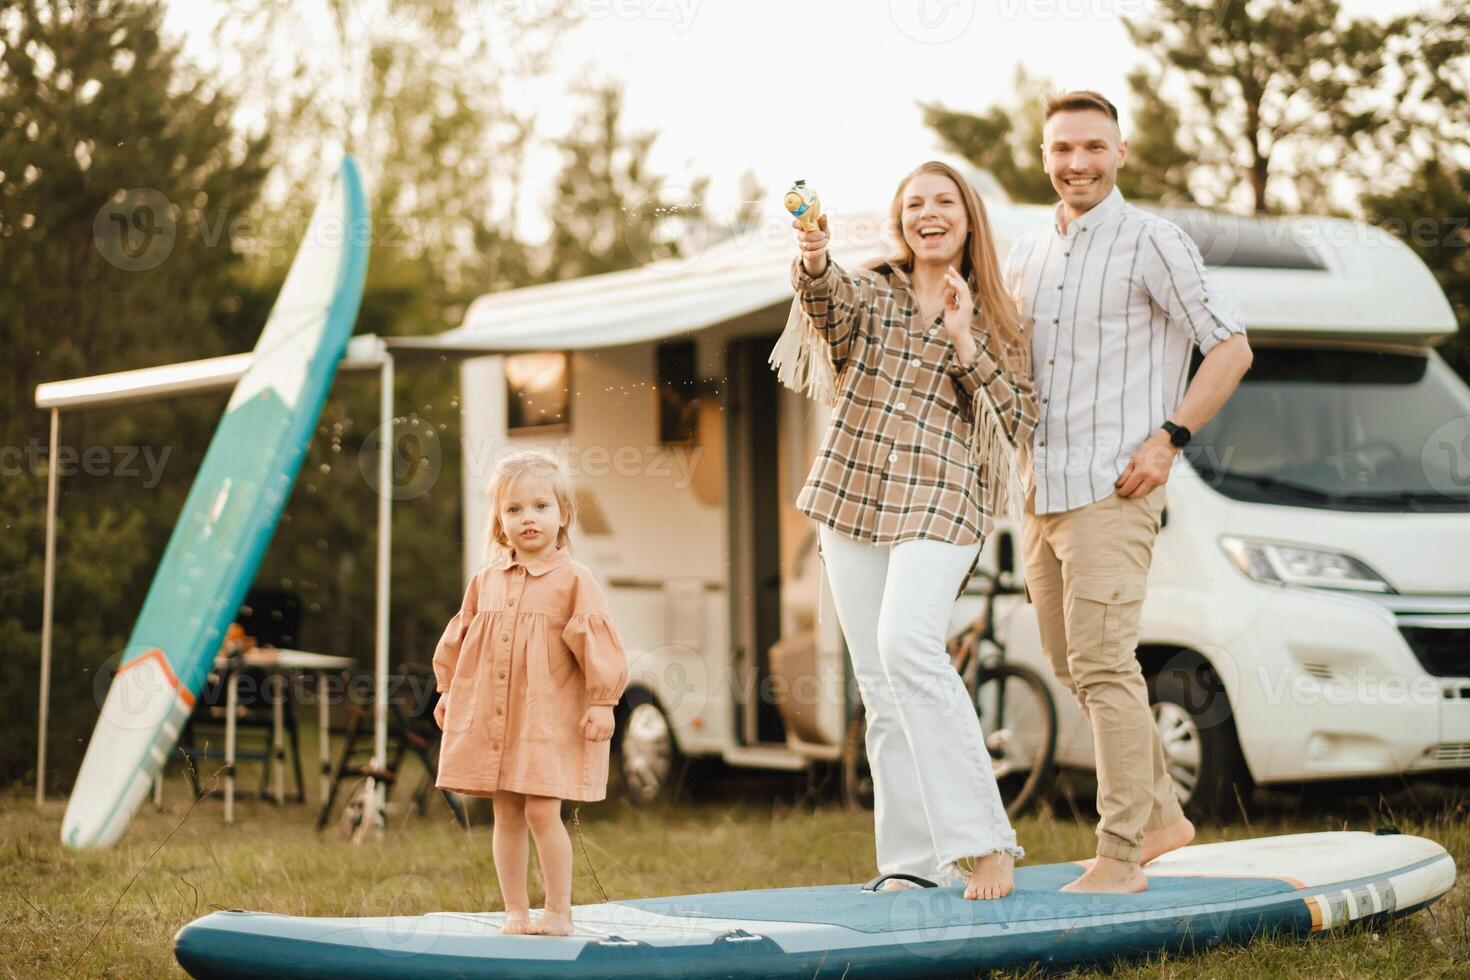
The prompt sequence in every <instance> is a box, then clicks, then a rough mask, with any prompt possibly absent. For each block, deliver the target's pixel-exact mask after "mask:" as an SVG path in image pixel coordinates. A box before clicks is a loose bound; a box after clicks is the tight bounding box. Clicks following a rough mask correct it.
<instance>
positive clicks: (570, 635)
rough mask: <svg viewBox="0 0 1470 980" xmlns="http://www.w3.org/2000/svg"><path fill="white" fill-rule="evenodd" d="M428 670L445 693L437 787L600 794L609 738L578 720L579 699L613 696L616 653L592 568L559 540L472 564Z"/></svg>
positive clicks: (486, 792)
mask: <svg viewBox="0 0 1470 980" xmlns="http://www.w3.org/2000/svg"><path fill="white" fill-rule="evenodd" d="M434 677H435V681H436V686H437V687H438V689H439V691H440V692H447V695H446V696H447V697H448V699H449V703H448V705H447V707H446V710H445V718H444V740H443V743H442V744H441V746H440V749H439V778H438V781H437V785H438V786H439V788H440V789H447V790H453V791H454V792H457V793H464V794H466V795H468V796H493V795H494V794H495V791H496V790H505V791H507V792H513V793H527V794H530V795H533V796H552V797H556V798H558V799H563V800H584V801H591V800H600V799H603V798H604V797H605V796H606V795H607V766H608V748H609V744H610V743H608V742H590V741H588V740H587V739H585V738H583V737H582V734H581V732H580V731H579V730H578V725H579V723H580V722H581V720H582V714H583V712H585V711H586V709H587V706H588V705H593V704H601V705H615V704H617V702H618V699H619V698H621V697H622V695H623V688H624V687H625V686H626V685H627V682H628V665H627V658H626V656H625V655H624V653H623V644H622V641H621V640H620V639H619V638H618V634H617V630H615V629H614V628H613V624H612V620H611V619H610V618H609V616H608V611H607V601H606V600H605V599H604V598H603V595H602V590H601V589H600V588H598V585H597V582H596V580H595V579H594V578H593V577H592V572H591V571H589V570H588V568H587V567H586V566H585V565H582V564H580V563H579V562H575V561H573V560H572V559H571V556H570V555H568V554H567V552H566V549H564V548H558V549H556V550H555V551H551V552H547V553H544V554H543V555H541V556H539V557H537V558H533V559H530V560H522V559H520V558H519V557H518V556H517V555H516V554H515V553H512V555H511V557H510V558H509V559H502V560H501V561H500V562H498V563H496V564H494V565H491V566H490V567H488V568H484V569H482V570H481V571H479V572H477V573H476V574H475V576H474V578H472V579H470V584H469V588H468V589H466V590H465V596H464V604H463V605H462V606H461V607H460V610H459V612H458V613H457V614H455V617H454V619H452V620H450V622H449V626H448V627H446V628H445V630H444V636H443V637H442V638H441V639H440V640H439V646H438V648H437V649H436V650H435V651H434Z"/></svg>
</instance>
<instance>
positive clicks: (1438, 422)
mask: <svg viewBox="0 0 1470 980" xmlns="http://www.w3.org/2000/svg"><path fill="white" fill-rule="evenodd" d="M1196 360H1198V357H1196ZM1184 455H1185V458H1187V459H1188V460H1189V462H1190V464H1191V465H1192V466H1193V467H1194V469H1195V470H1196V471H1197V472H1198V473H1199V474H1200V476H1201V477H1202V478H1203V479H1204V480H1205V482H1206V483H1208V484H1210V485H1211V486H1212V487H1214V488H1215V489H1216V490H1218V491H1219V492H1220V493H1222V494H1224V495H1225V496H1227V497H1231V498H1233V499H1236V500H1253V501H1261V502H1269V503H1273V504H1286V505H1293V506H1298V507H1319V508H1328V509H1334V510H1395V511H1446V510H1453V511H1470V391H1467V389H1466V387H1465V384H1464V382H1462V381H1461V380H1460V379H1459V378H1458V377H1456V376H1455V374H1454V372H1453V371H1451V370H1450V368H1449V366H1448V365H1446V364H1445V363H1444V361H1443V360H1441V359H1440V358H1439V357H1438V356H1437V355H1435V354H1433V353H1431V354H1428V355H1423V354H1389V353H1382V352H1377V351H1364V350H1330V349H1321V348H1317V349H1314V348H1288V347H1262V348H1259V349H1257V350H1256V351H1255V363H1254V364H1253V365H1252V367H1251V369H1250V372H1249V373H1248V374H1247V375H1246V377H1245V379H1244V380H1243V381H1242V382H1241V384H1240V388H1239V389H1238V390H1237V391H1236V393H1235V395H1234V396H1233V397H1232V398H1231V399H1230V401H1229V402H1228V403H1227V404H1226V405H1225V407H1224V408H1223V409H1221V411H1220V413H1219V414H1218V415H1216V416H1215V418H1213V419H1211V420H1210V422H1209V424H1208V425H1206V426H1205V427H1204V428H1203V429H1201V430H1200V432H1199V433H1198V434H1197V435H1196V437H1195V439H1194V441H1193V442H1192V443H1191V444H1190V446H1189V447H1188V448H1187V449H1186V450H1185V451H1184Z"/></svg>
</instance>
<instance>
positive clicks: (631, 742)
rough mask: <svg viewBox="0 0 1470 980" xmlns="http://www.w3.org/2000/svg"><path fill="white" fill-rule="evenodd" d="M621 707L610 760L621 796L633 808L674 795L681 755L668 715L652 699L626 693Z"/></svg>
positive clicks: (633, 693)
mask: <svg viewBox="0 0 1470 980" xmlns="http://www.w3.org/2000/svg"><path fill="white" fill-rule="evenodd" d="M623 705H624V707H623V711H622V713H621V717H620V719H619V724H618V731H617V734H616V736H615V737H616V741H615V742H614V743H613V756H614V758H615V759H616V760H617V770H618V773H619V775H620V776H621V778H622V784H623V793H624V795H625V796H627V798H628V799H629V800H630V801H631V802H632V803H633V804H634V805H635V806H647V805H648V804H651V803H656V802H659V801H660V800H664V799H667V798H668V797H669V796H671V795H673V793H674V790H675V783H676V782H677V780H678V776H679V773H680V772H681V771H682V769H683V765H684V760H683V754H682V753H681V752H680V751H679V746H678V743H677V742H675V740H674V729H673V726H672V725H670V724H669V718H668V715H666V714H664V711H663V708H661V707H659V705H658V702H657V701H655V700H654V698H653V696H652V695H650V694H649V693H648V692H647V691H641V690H633V691H629V692H628V694H627V696H626V697H625V698H624V701H623Z"/></svg>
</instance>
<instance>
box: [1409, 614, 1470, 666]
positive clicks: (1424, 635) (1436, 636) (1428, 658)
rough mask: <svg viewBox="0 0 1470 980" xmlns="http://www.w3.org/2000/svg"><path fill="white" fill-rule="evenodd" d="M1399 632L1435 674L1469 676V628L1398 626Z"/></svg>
mask: <svg viewBox="0 0 1470 980" xmlns="http://www.w3.org/2000/svg"><path fill="white" fill-rule="evenodd" d="M1399 632H1401V633H1403V635H1404V639H1405V640H1406V641H1408V644H1409V649H1411V650H1413V651H1414V656H1416V657H1418V658H1419V663H1420V664H1421V665H1422V666H1423V667H1424V669H1425V670H1426V671H1428V672H1429V673H1431V674H1433V675H1434V676H1435V677H1470V629H1465V628H1460V629H1437V628H1435V627H1433V626H1400V627H1399Z"/></svg>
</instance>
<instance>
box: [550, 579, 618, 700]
mask: <svg viewBox="0 0 1470 980" xmlns="http://www.w3.org/2000/svg"><path fill="white" fill-rule="evenodd" d="M570 613H571V616H570V617H569V618H568V619H567V624H566V626H564V627H563V628H562V631H561V638H562V641H563V642H564V643H566V645H567V648H568V649H569V650H571V651H572V656H574V657H576V658H577V664H578V665H579V666H580V667H581V668H582V676H583V677H584V678H585V679H586V682H587V701H588V703H589V704H601V705H609V706H611V705H615V704H617V703H618V701H619V700H620V699H621V698H622V696H623V689H624V688H626V687H627V686H628V657H627V654H626V653H624V652H623V641H622V639H621V638H620V637H619V636H618V631H617V629H616V628H615V627H614V626H613V623H612V617H611V616H609V615H608V612H607V602H606V601H605V600H604V599H603V596H602V590H601V589H600V588H598V587H597V582H596V580H595V579H593V578H592V575H591V574H590V573H588V572H586V571H583V572H582V573H581V574H580V575H579V576H578V579H577V584H576V590H575V592H574V594H573V602H572V608H571V610H570Z"/></svg>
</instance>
